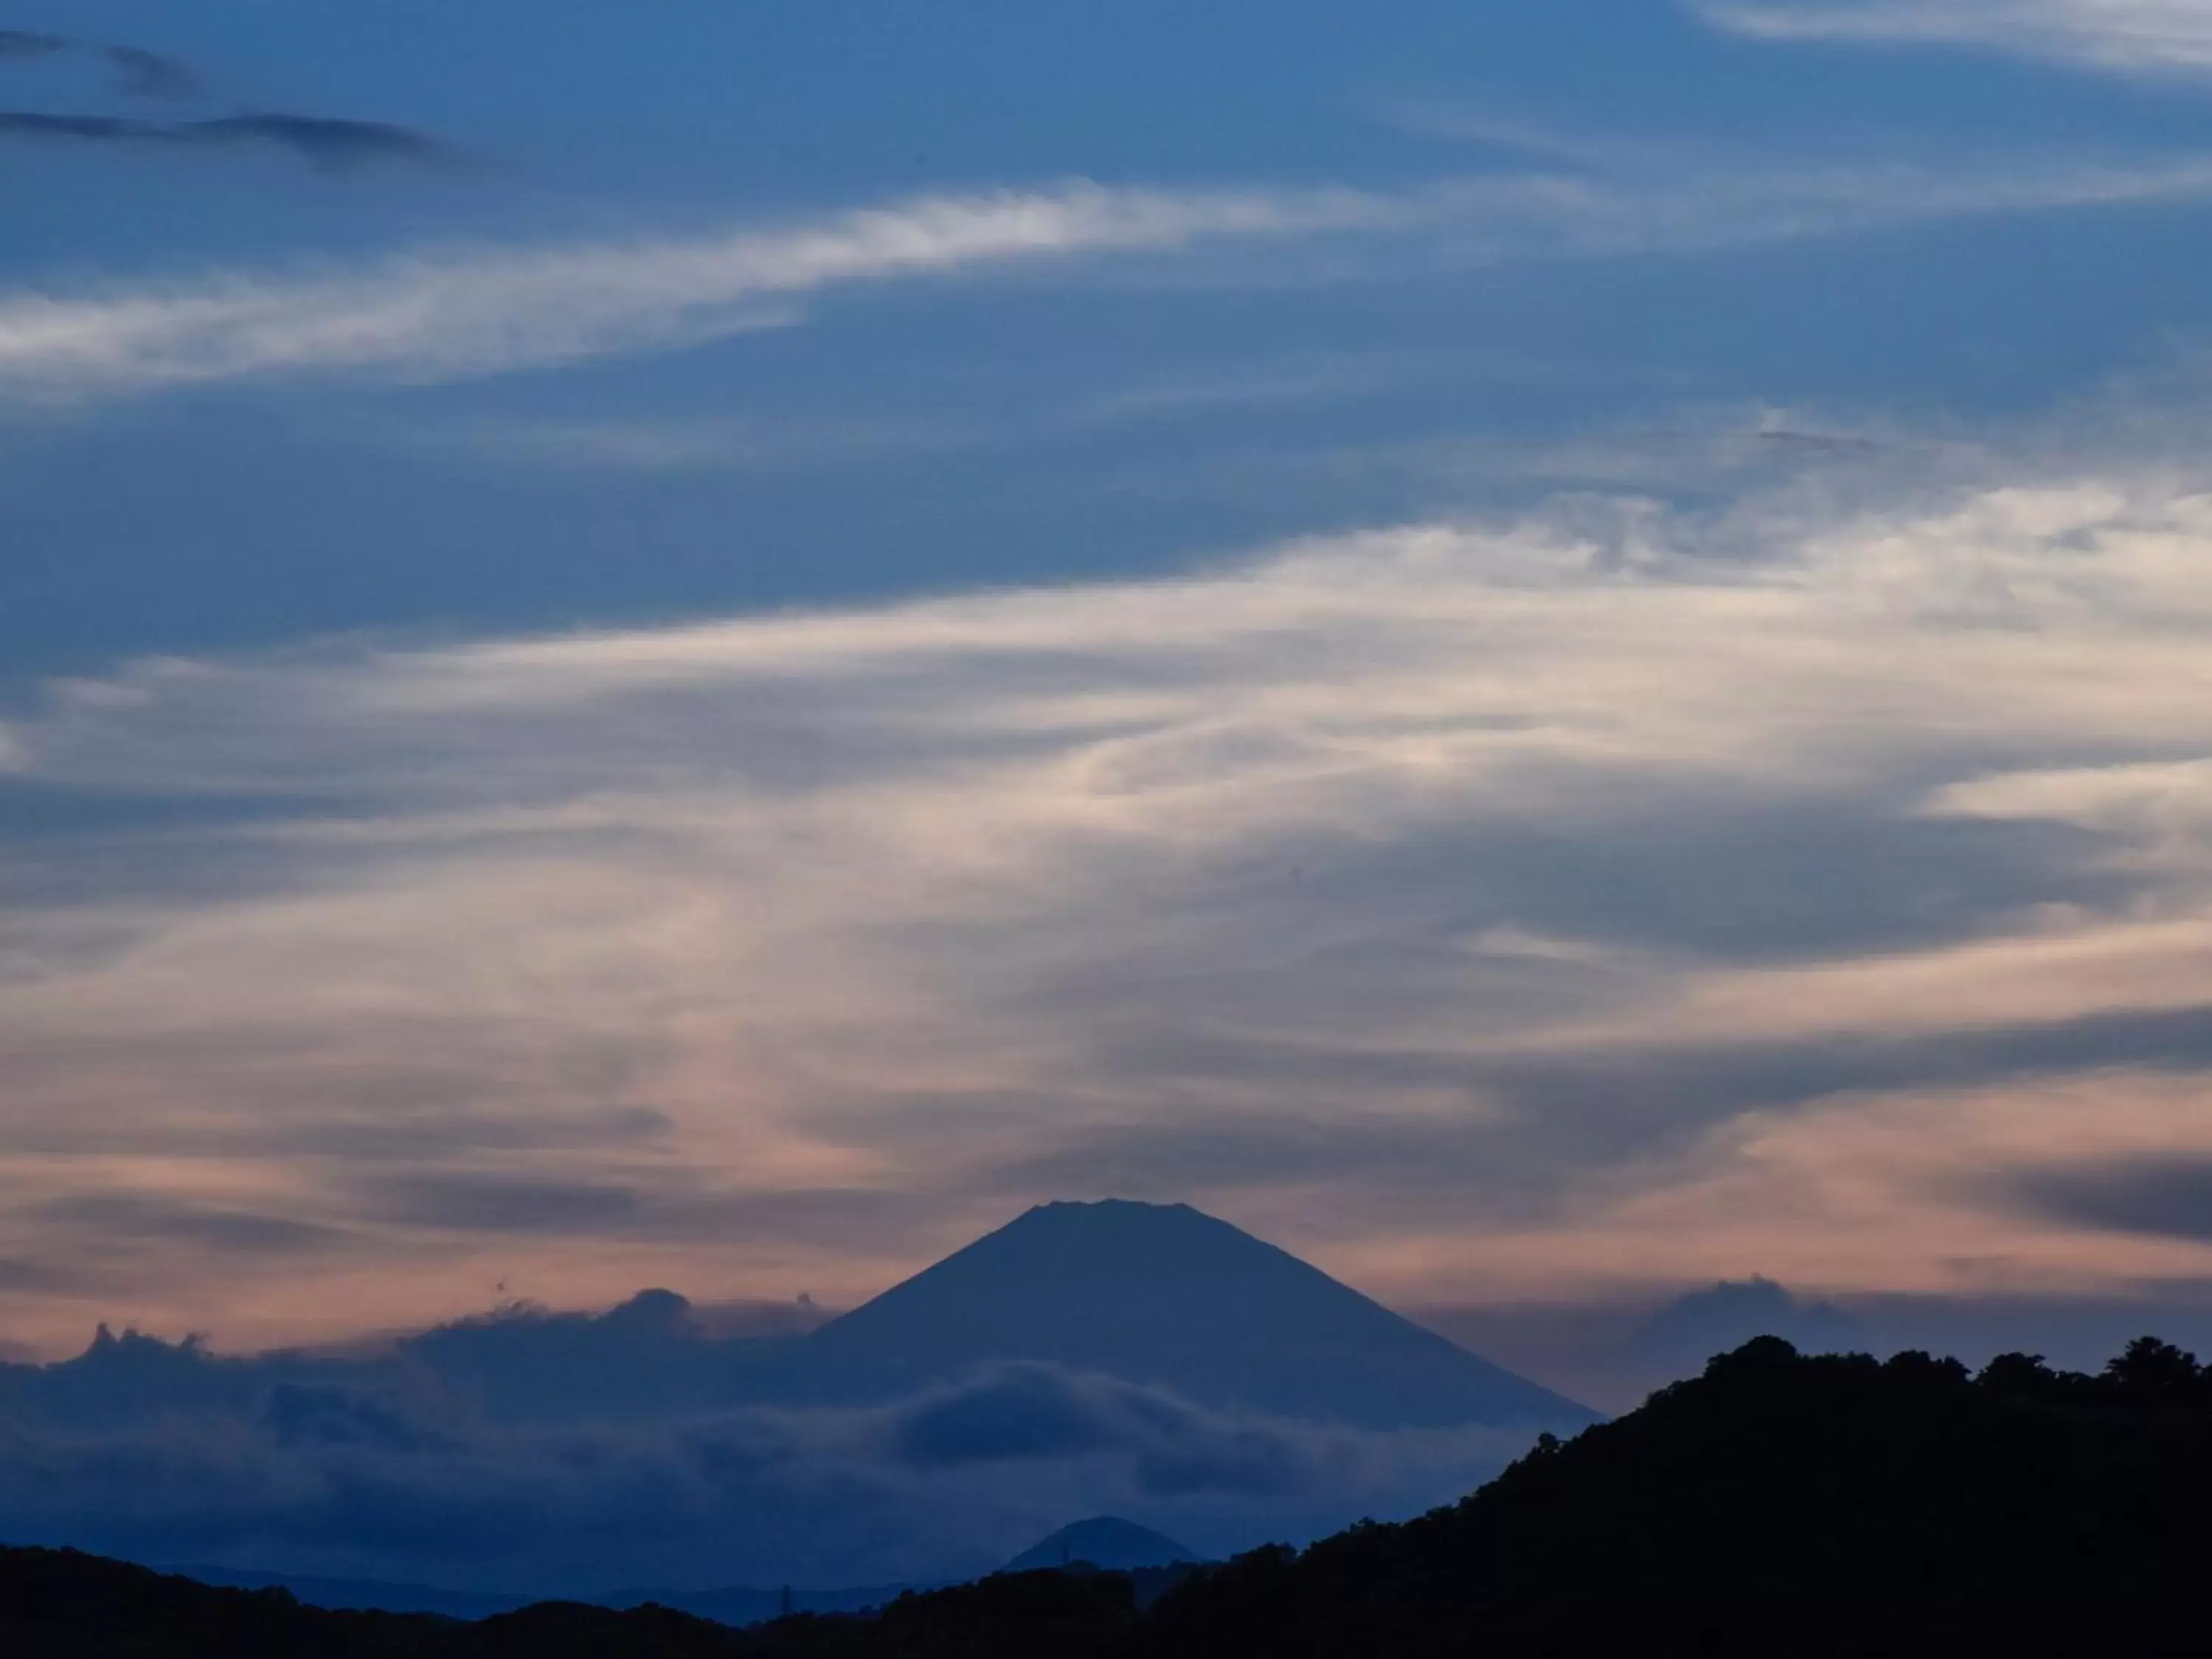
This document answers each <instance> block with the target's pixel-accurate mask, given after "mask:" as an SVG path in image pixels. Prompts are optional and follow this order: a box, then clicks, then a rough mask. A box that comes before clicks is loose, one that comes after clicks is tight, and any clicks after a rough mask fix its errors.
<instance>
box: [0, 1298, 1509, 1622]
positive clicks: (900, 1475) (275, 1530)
mask: <svg viewBox="0 0 2212 1659" xmlns="http://www.w3.org/2000/svg"><path fill="white" fill-rule="evenodd" d="M610 1317H611V1316H610ZM600 1323H602V1324H605V1323H606V1322H605V1321H602V1322H600ZM649 1369H650V1367H649V1365H648V1366H644V1367H640V1366H637V1365H633V1367H632V1369H631V1373H630V1375H631V1378H632V1381H633V1382H635V1378H636V1377H637V1376H639V1375H641V1374H642V1371H643V1370H649ZM61 1373H67V1374H68V1375H67V1376H61ZM23 1375H24V1374H23V1373H21V1371H18V1372H16V1373H15V1374H14V1376H13V1377H12V1378H11V1377H10V1376H9V1373H5V1372H0V1382H5V1381H9V1380H20V1378H21V1376H23ZM35 1375H37V1376H40V1377H41V1378H44V1379H50V1380H51V1379H55V1378H57V1377H59V1378H60V1381H61V1383H62V1386H60V1387H58V1388H54V1387H48V1388H46V1389H42V1390H40V1391H39V1392H38V1394H37V1395H36V1396H35V1397H36V1400H37V1401H38V1403H35V1404H27V1403H25V1401H26V1399H27V1398H29V1397H30V1396H27V1395H25V1393H24V1391H23V1390H22V1389H21V1388H18V1389H15V1390H14V1391H13V1394H14V1399H15V1403H14V1404H13V1405H12V1406H10V1407H8V1408H7V1413H6V1417H5V1421H4V1425H0V1528H4V1529H5V1531H6V1533H7V1534H8V1536H9V1538H10V1539H11V1540H15V1541H50V1542H70V1543H75V1544H76V1545H78V1546H80V1547H88V1548H94V1549H98V1550H104V1551H108V1552H111V1553H118V1554H124V1555H127V1556H131V1557H135V1558H137V1559H147V1560H155V1561H189V1562H194V1563H204V1564H207V1565H213V1566H223V1567H231V1568H237V1569H245V1570H263V1571H289V1572H292V1573H295V1574H322V1573H329V1574H339V1575H343V1576H348V1577H368V1578H380V1579H385V1580H393V1579H397V1580H400V1581H403V1582H404V1581H410V1580H412V1581H416V1582H425V1581H427V1582H429V1583H437V1584H441V1585H447V1586H454V1587H469V1588H478V1589H519V1590H522V1591H532V1590H535V1591H537V1592H538V1593H541V1594H546V1593H554V1592H556V1591H557V1592H560V1593H565V1594H569V1595H574V1594H576V1593H578V1592H580V1591H584V1592H592V1591H597V1592H600V1593H605V1592H610V1591H614V1590H617V1589H622V1588H623V1587H625V1586H641V1585H643V1586H662V1587H671V1586H672V1587H677V1588H687V1587H688V1588H694V1589H709V1588H715V1587H719V1586H725V1585H729V1584H732V1583H748V1582H750V1583H755V1584H769V1585H773V1584H777V1583H796V1584H799V1585H803V1586H808V1585H811V1586H821V1587H825V1588H827V1587H836V1586H840V1585H855V1584H867V1583H897V1582H901V1581H908V1582H910V1581H914V1580H917V1579H919V1580H930V1579H939V1578H943V1577H957V1576H967V1575H970V1574H974V1573H977V1572H980V1571H989V1570H991V1569H992V1568H994V1567H996V1566H998V1565H1000V1564H1001V1563H1003V1562H1004V1561H1005V1560H1006V1559H1008V1558H1009V1557H1010V1556H1012V1554H1013V1553H1015V1552H1016V1551H1018V1550H1019V1549H1021V1548H1023V1547H1025V1546H1027V1545H1028V1544H1030V1543H1032V1542H1034V1541H1036V1538H1037V1537H1039V1536H1041V1535H1042V1534H1044V1533H1046V1532H1048V1531H1050V1530H1052V1529H1053V1528H1055V1527H1058V1526H1060V1525H1062V1524H1065V1522H1066V1519H1067V1517H1068V1516H1071V1515H1082V1514H1087V1513H1094V1512H1097V1511H1098V1510H1111V1511H1114V1512H1130V1511H1133V1512H1135V1513H1137V1514H1139V1515H1141V1516H1145V1517H1146V1518H1147V1519H1148V1520H1150V1521H1151V1522H1154V1523H1156V1524H1159V1525H1163V1526H1168V1525H1173V1526H1175V1527H1177V1528H1181V1529H1182V1531H1183V1532H1186V1533H1188V1534H1190V1535H1191V1536H1192V1537H1193V1539H1194V1541H1197V1542H1198V1543H1199V1544H1200V1547H1203V1548H1206V1549H1209V1550H1213V1551H1219V1552H1224V1553H1225V1552H1226V1551H1228V1550H1231V1549H1234V1548H1237V1547H1245V1546H1249V1545H1250V1544H1253V1543H1256V1542H1259V1541H1263V1540H1265V1539H1268V1538H1275V1537H1281V1536H1285V1535H1289V1536H1291V1537H1294V1538H1299V1539H1303V1538H1305V1537H1310V1536H1312V1535H1315V1534H1318V1533H1320V1532H1322V1531H1325V1530H1329V1529H1332V1528H1334V1527H1335V1526H1338V1525H1341V1524H1343V1523H1344V1522H1348V1521H1350V1520H1352V1519H1356V1518H1358V1516H1360V1515H1363V1514H1370V1513H1372V1514H1383V1515H1392V1514H1404V1513H1410V1512H1413V1511H1415V1510H1419V1509H1420V1508H1422V1507H1425V1506H1426V1505H1428V1504H1432V1503H1435V1502H1438V1501H1442V1500H1444V1499H1446V1498H1450V1497H1453V1496H1455V1495H1457V1494H1458V1493H1459V1492H1463V1491H1465V1490H1467V1489H1468V1487H1470V1486H1473V1485H1474V1484H1477V1483H1479V1482H1480V1480H1483V1479H1485V1478H1486V1477H1487V1476H1488V1475H1489V1474H1492V1473H1495V1472H1496V1470H1497V1469H1498V1468H1500V1467H1501V1466H1502V1465H1503V1463H1504V1462H1505V1461H1507V1460H1508V1459H1509V1458H1510V1457H1511V1456H1512V1455H1515V1454H1516V1452H1518V1451H1519V1450H1520V1449H1522V1439H1521V1437H1516V1436H1513V1435H1510V1434H1504V1433H1500V1432H1497V1431H1484V1432H1459V1433H1436V1432H1428V1433H1407V1434H1401V1435H1388V1434H1375V1433H1363V1432H1356V1431H1339V1430H1332V1429H1326V1428H1319V1427H1316V1426H1313V1425H1301V1424H1293V1423H1288V1422H1283V1421H1278V1420H1274V1419H1267V1418H1260V1417H1244V1416H1235V1415H1225V1414H1222V1413H1212V1412H1208V1411H1206V1410H1203V1409H1201V1408H1199V1407H1194V1406H1192V1405H1190V1404H1189V1403H1188V1402H1187V1401H1182V1400H1181V1399H1179V1398H1177V1397H1176V1396H1175V1395H1172V1394H1169V1393H1166V1392H1164V1391H1162V1390H1160V1389H1148V1388H1139V1387H1136V1386H1133V1385H1131V1384H1128V1383H1117V1382H1114V1381H1111V1380H1109V1379H1105V1378H1101V1377H1096V1376H1083V1375H1079V1374H1074V1373H1069V1372H1066V1371H1060V1370H1054V1369H1052V1368H1049V1367H1044V1366H1037V1365H1017V1366H1008V1367H1003V1368H997V1369H990V1370H982V1371H980V1372H978V1373H976V1374H975V1375H974V1376H970V1377H968V1378H966V1379H963V1380H961V1381H958V1382H955V1383H951V1384H948V1385H946V1386H944V1387H941V1388H936V1389H929V1390H927V1391H924V1392H921V1393H918V1394H917V1395H915V1396H913V1397H912V1398H910V1399H908V1400H905V1401H898V1402H896V1403H895V1404H892V1405H890V1406H888V1407H881V1408H877V1409H872V1410H867V1411H792V1410H770V1409H766V1408H761V1407H734V1408H733V1407H721V1408H720V1409H715V1410H709V1411H699V1410H696V1409H694V1410H678V1411H669V1410H662V1411H659V1412H655V1413H651V1414H650V1415H647V1416H641V1417H639V1418H638V1419H636V1420H634V1421H633V1420H613V1419H605V1418H598V1417H594V1416H592V1414H590V1413H582V1414H579V1413H573V1412H572V1413H568V1414H567V1415H566V1416H564V1417H562V1418H561V1419H556V1420H546V1419H528V1418H526V1419H521V1420H517V1419H513V1418H512V1417H508V1416H507V1415H504V1414H502V1413H494V1412H492V1411H488V1410H484V1409H483V1408H482V1407H480V1406H479V1404H478V1403H477V1402H475V1401H471V1399H470V1398H469V1396H468V1395H467V1393H466V1392H465V1390H464V1389H459V1388H456V1387H454V1386H453V1385H451V1384H449V1383H447V1382H446V1381H445V1380H443V1379H441V1378H440V1377H439V1376H436V1375H435V1374H426V1373H423V1372H421V1371H419V1370H418V1371H415V1372H412V1373H406V1374H403V1373H400V1372H397V1371H392V1370H389V1369H386V1370H384V1371H382V1372H379V1371H378V1370H375V1369H374V1367H373V1366H369V1365H354V1366H351V1367H349V1366H347V1365H344V1364H332V1363H330V1362H319V1364H316V1365H310V1364H308V1362H305V1361H301V1360H283V1359H279V1360H276V1361H270V1362H264V1363H261V1364H247V1363H245V1362H238V1361H233V1360H227V1359H221V1358H216V1357H215V1356H212V1355H210V1354H209V1353H208V1352H206V1351H205V1350H204V1349H197V1348H185V1349H178V1348H171V1347H167V1346H164V1345H161V1344H158V1343H150V1342H149V1341H148V1340H146V1339H143V1338H139V1337H136V1336H131V1337H125V1338H122V1339H106V1340H104V1341H103V1343H102V1344H101V1345H100V1346H96V1347H95V1348H94V1350H93V1351H92V1352H89V1353H88V1354H87V1355H86V1356H84V1357H83V1358H82V1359H80V1360H78V1361H76V1362H74V1363H73V1364H71V1365H70V1366H66V1367H62V1368H58V1370H57V1371H54V1372H46V1373H38V1374H35ZM126 1377H127V1378H133V1379H137V1386H135V1387H133V1388H131V1389H127V1390H124V1389H119V1388H118V1384H120V1383H123V1382H124V1381H125V1378H126ZM126 1399H127V1400H128V1401H131V1402H132V1403H131V1405H130V1406H129V1407H120V1404H119V1402H121V1401H124V1400H126ZM102 1401H107V1402H109V1408H107V1409H101V1402H102Z"/></svg>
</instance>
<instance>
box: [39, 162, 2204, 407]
mask: <svg viewBox="0 0 2212 1659" xmlns="http://www.w3.org/2000/svg"><path fill="white" fill-rule="evenodd" d="M78 125H83V124H78ZM126 125H127V124H126ZM216 125H218V126H219V127H222V131H223V132H224V133H227V134H228V137H231V138H245V137H252V138H256V139H273V140H276V141H278V142H283V143H289V144H292V145H293V146H294V147H295V148H300V149H305V150H307V152H308V153H310V154H313V155H316V156H317V158H318V159H319V160H321V161H325V162H326V163H329V162H333V161H337V160H338V159H340V158H341V157H343V158H344V159H345V160H347V161H352V160H358V159H362V158H363V157H364V155H365V154H366V152H367V151H368V150H370V149H374V150H375V151H376V153H378V154H385V153H388V151H389V150H390V149H391V147H392V144H394V143H399V142H401V141H399V140H397V139H395V138H393V137H392V130H389V129H368V128H365V127H361V126H359V125H353V124H341V123H319V124H297V123H295V125H293V126H291V127H289V128H287V129H284V130H283V131H281V132H280V131H270V130H265V129H264V128H246V129H240V128H237V127H235V126H234V125H224V124H216ZM95 129H98V130H100V131H106V128H105V127H104V126H103V125H101V124H97V123H95V124H93V125H91V126H87V127H85V129H84V131H82V132H79V133H77V134H76V136H78V137H89V136H92V134H93V132H94V130H95ZM340 130H343V132H344V133H345V134H347V135H349V136H347V137H344V138H343V139H341V138H340V137H339V136H338V134H339V131H340ZM164 131H167V130H164ZM195 131H197V129H195ZM371 132H374V133H378V134H381V135H384V136H383V137H382V138H380V140H378V141H377V143H374V144H372V143H370V142H369V140H368V137H366V136H365V135H367V134H369V133H371ZM109 136H110V137H121V136H127V134H126V133H125V132H123V131H116V132H113V133H110V134H109ZM213 136H215V135H207V134H203V135H202V139H201V140H199V141H203V142H204V141H208V140H210V138H211V137H213ZM426 142H427V141H426ZM415 153H416V152H414V151H413V150H411V149H410V154H415ZM2208 191H2212V161H2207V160H2206V159H2204V158H2203V157H2197V156H2188V157H2183V158H2180V159H2179V160H2176V159H2172V158H2165V159H2160V160H2156V161H2148V162H2144V163H2142V164H2138V165H2127V166H2084V165H2081V164H2078V163H2075V162H2070V161H2069V162H2064V163H2059V164H2054V165H2045V166H2038V165H2035V164H2032V163H2027V162H2022V161H2015V163H2013V164H2011V165H2008V166H2007V167H2005V168H2003V169H2002V170H1993V169H1982V170H1973V169H1967V170H1958V171H1948V170H1941V169H1929V168H1925V167H1909V166H1896V167H1872V168H1860V169H1832V168H1831V169H1812V170H1796V171H1791V170H1784V169H1778V170H1774V171H1771V172H1764V173H1761V172H1749V173H1747V172H1742V171H1741V170H1736V171H1728V170H1699V169H1689V170H1683V169H1675V170H1674V171H1673V172H1669V173H1663V174H1650V173H1647V172H1646V171H1643V170H1638V169H1636V168H1633V167H1629V168H1628V169H1626V170H1625V171H1623V172H1622V173H1620V174H1618V175H1617V176H1614V177H1611V178H1599V179H1591V178H1588V177H1584V176H1581V175H1579V174H1577V175H1576V176H1572V177H1559V176H1553V175H1549V174H1543V173H1532V174H1527V175H1518V176H1515V175H1493V176H1488V177H1484V178H1480V179H1464V180H1451V181H1445V182H1443V183H1440V184H1437V185H1431V186H1429V187H1426V188H1424V189H1419V190H1415V191H1407V192H1403V193H1399V194H1383V193H1376V192H1370V191H1355V190H1349V189H1340V188H1320V189H1310V190H1285V189H1253V190H1243V191H1237V190H1223V191H1172V190H1147V189H1140V188H1106V187H1102V186H1098V185H1089V184H1076V185H1066V186H1064V187H1061V188H1059V189H1055V190H1049V191H1000V192H997V193H995V194H983V195H973V196H951V197H946V196H939V197H921V198H918V199H914V200H909V201H906V202H902V203H897V204H891V205H889V206H885V207H878V208H873V209H867V210H859V211H854V212H849V213H846V214H842V215H838V216H831V217H829V218H824V219H818V220H815V221H812V222H799V223H793V224H789V225H786V226H782V227H769V228H761V227H748V228H738V229H734V230H729V231H724V232H720V233H714V234H702V235H697V236H692V237H685V238H662V239H656V240H631V241H610V242H593V243H586V244H580V245H570V246H548V247H542V248H536V249H516V248H498V247H487V248H480V249H472V250H453V249H447V250H442V251H435V252H419V253H413V254H406V255H401V256H396V257H388V258H385V259H384V260H382V261H381V262H380V263H374V264H368V265H366V266H362V267H360V268H356V269H352V270H291V271H284V270H273V271H272V270H234V271H229V272H225V273H222V274H220V275H218V276H214V277H212V278H210V277H204V276H196V277H193V278H190V279H186V280H180V281H179V282H175V283H167V284H161V285H154V286H143V285H141V286H134V287H131V288H129V289H115V290H113V291H112V292H108V293H104V294H101V293H94V294H91V295H86V294H83V293H78V294H74V295H58V294H50V293H46V292H42V291H32V290H25V289H17V290H16V291H15V292H14V293H12V294H0V393H13V394H15V395H16V396H19V397H20V396H33V397H52V398H100V397H118V396H125V395H131V394H135V393H143V392H152V391H155V390H159V389H161V388H163V387H168V386H191V385H197V384H207V383H216V382H223V381H232V380H263V379H269V378H272V377H283V376H297V375H373V376H380V377H388V378H398V379H402V380H453V379H460V378H465V377H468V376H473V375H485V374H499V373H502V372H507V371H511V370H515V369H521V368H532V367H543V366H547V365H556V364H561V363H566V362H575V361H578V360H581V359H585V358H589V357H594V356H605V355H608V354H614V353H622V352H636V351H647V350H663V349H672V348H676V347H680V346H685V345H696V344H698V343H703V342H706V341H710V340H714V339H719V338H722V337H727V336H730V335H732V334H735V333H738V332H742V331H745V330H748V329H754V328H759V327H763V326H768V325H772V324H774V323H777V322H781V321H787V320H789V319H790V317H791V316H792V315H793V307H795V306H796V305H798V304H799V303H800V302H801V301H805V300H806V299H808V298H810V297H812V296H815V295H820V294H823V293H826V292H829V291H831V290H834V289H839V288H842V287H848V286H852V285H855V284H861V283H883V282H889V281H895V280H905V281H915V280H921V279H942V278H944V277H947V276H953V275H955V274H959V273H984V272H993V271H1006V270H1016V269H1021V268H1027V267H1037V266H1044V265H1050V264H1068V263H1070V262H1073V261H1076V260H1081V259H1087V260H1092V261H1096V260H1098V259H1102V258H1109V257H1113V256H1119V257H1121V258H1133V257H1135V256H1140V255H1149V256H1152V257H1154V258H1162V257H1165V256H1170V255H1172V256H1176V257H1177V258H1179V259H1180V260H1181V261H1182V264H1181V266H1179V269H1180V270H1182V272H1183V275H1184V276H1185V277H1186V279H1188V278H1190V277H1194V276H1199V275H1201V274H1205V273H1206V270H1207V267H1206V259H1211V260H1212V262H1213V264H1212V269H1211V279H1212V280H1239V281H1247V282H1280V281H1284V280H1286V279H1290V278H1291V277H1292V276H1295V275H1296V274H1297V272H1300V271H1302V272H1303V273H1304V276H1305V277H1306V278H1308V279H1320V278H1323V277H1326V278H1330V279H1339V280H1340V279H1346V278H1348V277H1352V276H1358V275H1361V274H1363V273H1366V274H1376V273H1381V272H1392V273H1395V272H1400V271H1402V270H1405V269H1406V268H1407V266H1408V264H1413V265H1418V266H1425V267H1430V268H1433V267H1436V266H1437V265H1439V264H1442V265H1444V266H1447V267H1449V266H1450V265H1453V264H1461V265H1468V264H1498V263H1501V262H1506V261H1513V260H1526V259H1556V258H1593V257H1604V256H1611V255H1619V254H1624V253H1636V252H1685V251H1695V250H1701V249H1708V248H1715V247H1723V246H1740V245H1743V244H1747V243H1757V242H1767V241H1777V240H1791V239H1796V238H1802V237H1808V236H1826V235H1837V234H1846V233H1849V232H1852V231H1861V230H1867V229H1872V228H1881V227H1885V226H1894V225H1901V224H1910V223H1913V222H1919V221H1923V220H1928V219H1940V218H1950V217H1956V216H1967V215H1984V214H2004V213H2021V212H2035V211H2046V210H2059V209H2066V208H2081V207H2091V206H2100V205H2112V204H2125V203H2130V202H2146V201H2158V200H2170V199H2185V198H2191V197H2198V196H2201V195H2203V194H2205V193H2206V192H2208ZM1286 245H1287V246H1296V247H1298V248H1301V249H1303V250H1304V258H1303V259H1302V261H1301V262H1300V264H1298V265H1297V267H1295V268H1286V267H1285V264H1284V262H1283V259H1282V258H1281V253H1280V249H1281V247H1282V246H1286ZM1240 248H1242V249H1243V250H1244V252H1243V254H1242V255H1240V254H1239V252H1238V250H1239V249H1240ZM1201 255H1202V256H1205V258H1200V256H1201ZM1239 258H1243V260H1245V261H1246V262H1247V263H1245V264H1242V265H1239V264H1238V263H1237V261H1238V259H1239Z"/></svg>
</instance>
